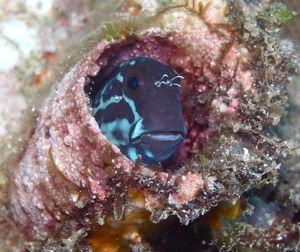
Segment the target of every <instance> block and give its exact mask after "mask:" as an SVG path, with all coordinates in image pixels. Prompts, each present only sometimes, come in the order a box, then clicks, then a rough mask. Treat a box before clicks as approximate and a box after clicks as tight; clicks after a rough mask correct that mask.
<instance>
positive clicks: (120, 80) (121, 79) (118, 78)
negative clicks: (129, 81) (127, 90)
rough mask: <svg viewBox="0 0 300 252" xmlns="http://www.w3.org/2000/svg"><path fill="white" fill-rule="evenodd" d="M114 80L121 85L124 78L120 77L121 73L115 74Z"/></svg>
mask: <svg viewBox="0 0 300 252" xmlns="http://www.w3.org/2000/svg"><path fill="white" fill-rule="evenodd" d="M116 79H117V80H118V81H119V82H121V83H123V81H124V77H123V76H122V74H121V73H118V74H117V77H116Z"/></svg>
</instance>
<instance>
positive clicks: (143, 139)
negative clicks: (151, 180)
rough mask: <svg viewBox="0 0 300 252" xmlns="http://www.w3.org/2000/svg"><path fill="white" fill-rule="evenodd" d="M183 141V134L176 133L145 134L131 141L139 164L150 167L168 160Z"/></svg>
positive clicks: (154, 132) (157, 132)
mask: <svg viewBox="0 0 300 252" xmlns="http://www.w3.org/2000/svg"><path fill="white" fill-rule="evenodd" d="M183 139H184V134H183V133H181V132H177V131H153V132H147V133H144V134H142V135H141V136H139V137H138V138H136V139H134V140H133V143H134V145H136V146H137V150H138V153H139V154H140V155H141V157H142V160H141V162H142V163H143V164H145V165H151V164H155V163H158V162H162V161H165V160H166V159H168V158H169V157H170V156H171V155H172V154H173V153H174V151H175V150H176V148H177V146H178V145H179V144H180V143H181V142H182V140H183Z"/></svg>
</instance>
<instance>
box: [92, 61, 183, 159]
mask: <svg viewBox="0 0 300 252" xmlns="http://www.w3.org/2000/svg"><path fill="white" fill-rule="evenodd" d="M179 77H180V78H179ZM181 78H183V77H182V76H180V75H178V74H177V73H176V72H175V71H174V69H172V67H170V66H168V65H165V64H162V63H161V62H159V61H157V60H155V59H151V58H145V57H136V58H132V59H129V60H126V61H123V62H121V63H120V64H119V65H118V66H117V67H116V68H115V69H113V70H112V71H111V73H110V74H108V75H107V76H106V77H105V78H103V76H102V78H99V80H98V81H97V77H96V78H95V82H94V83H95V86H94V87H95V95H94V96H93V97H91V102H92V111H93V112H92V113H93V116H94V117H95V119H96V121H97V123H98V125H99V128H100V129H101V131H102V133H103V134H104V135H105V136H106V138H107V139H108V140H109V141H110V142H111V143H113V144H114V145H116V146H118V147H119V149H120V150H121V152H122V153H123V154H124V155H126V156H127V157H128V158H129V159H131V160H132V161H135V160H137V159H138V158H139V157H140V160H141V163H142V164H144V165H151V164H155V163H158V162H162V161H165V160H166V159H168V158H169V157H170V156H171V155H172V154H173V153H174V151H175V150H176V148H177V146H178V145H179V144H180V143H181V142H182V140H183V139H184V137H185V134H186V131H185V127H184V122H183V117H182V109H181V104H180V100H179V88H180V79H181ZM101 79H102V81H101ZM103 79H104V81H103ZM140 91H142V92H140ZM137 94H139V95H137Z"/></svg>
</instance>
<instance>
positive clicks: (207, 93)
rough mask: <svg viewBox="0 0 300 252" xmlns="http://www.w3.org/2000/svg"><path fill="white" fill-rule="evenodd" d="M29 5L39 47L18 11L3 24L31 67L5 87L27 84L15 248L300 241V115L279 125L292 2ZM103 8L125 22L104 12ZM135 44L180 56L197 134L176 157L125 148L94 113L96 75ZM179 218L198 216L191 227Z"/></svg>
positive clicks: (15, 179)
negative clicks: (294, 122) (299, 148)
mask: <svg viewBox="0 0 300 252" xmlns="http://www.w3.org/2000/svg"><path fill="white" fill-rule="evenodd" d="M28 4H29V3H27V2H26V3H24V4H23V5H22V4H21V3H19V2H17V1H15V2H14V1H13V3H10V4H9V5H7V6H6V7H5V8H6V9H5V11H6V12H7V15H8V16H9V15H11V17H13V16H14V14H16V13H20V12H22V10H23V11H24V8H25V10H27V11H28V12H33V14H32V13H31V15H35V18H34V19H33V20H35V22H33V21H32V22H33V23H34V24H35V25H33V26H30V27H26V26H25V27H24V24H14V26H13V27H19V28H18V29H19V30H20V31H24V32H27V34H29V35H30V36H29V38H28V39H27V40H26V41H27V42H28V43H29V44H30V46H25V45H24V46H23V44H18V41H19V40H18V39H19V38H15V37H13V36H12V35H10V33H9V32H6V33H5V31H7V30H8V31H9V29H11V28H9V27H10V26H9V25H11V23H9V22H8V21H7V22H6V21H5V20H4V21H3V22H2V23H3V24H2V25H3V26H4V27H7V26H8V28H7V29H6V30H5V29H3V33H4V35H3V37H1V39H2V40H3V41H4V40H5V39H6V40H5V41H6V42H5V43H8V42H7V41H10V40H13V39H15V41H16V44H17V48H19V49H18V50H15V51H14V50H13V49H12V50H11V55H14V53H21V55H23V57H24V59H23V58H22V60H23V61H24V62H25V63H24V62H22V63H20V66H19V67H23V68H26V67H27V68H28V69H29V70H28V71H27V72H24V73H19V74H16V73H15V72H13V73H14V74H13V73H12V71H10V70H11V69H16V66H17V64H18V62H17V61H14V60H13V58H12V60H11V61H10V62H9V63H7V65H5V68H3V70H2V72H1V73H0V78H1V79H3V80H4V81H3V83H4V82H5V83H7V82H8V81H10V82H12V83H14V85H13V86H12V85H8V87H9V89H8V88H5V90H8V91H5V92H7V93H8V94H9V95H10V94H13V95H11V97H12V98H11V99H7V98H6V99H7V100H8V101H7V103H6V105H7V106H5V107H4V106H3V109H2V108H1V109H2V110H3V113H2V112H1V113H2V114H3V116H4V117H5V118H6V120H4V121H3V123H2V124H1V125H0V126H1V128H0V134H2V136H3V141H2V142H1V148H2V149H3V153H4V155H3V162H2V167H3V168H2V169H1V171H3V172H1V173H2V174H3V175H1V176H0V184H1V185H2V188H3V189H2V190H1V193H0V199H1V202H2V203H1V216H2V217H3V218H2V217H1V218H2V219H1V226H0V228H1V234H2V233H4V230H6V231H5V235H3V239H4V240H5V241H6V242H7V243H9V244H11V246H13V250H17V249H19V250H23V249H24V248H25V246H27V247H28V248H29V249H30V250H32V251H39V250H44V251H53V250H54V251H71V250H75V249H77V250H78V251H86V250H87V249H88V248H89V247H90V246H92V247H93V248H94V249H95V250H96V251H106V250H108V251H123V250H124V251H128V250H129V249H130V248H129V247H131V250H133V251H136V250H137V251H139V250H140V249H143V248H144V250H145V251H146V250H147V251H148V250H149V251H171V250H172V251H175V250H174V248H175V247H178V248H179V250H178V251H197V249H202V251H204V250H205V249H209V251H212V250H213V249H216V247H218V248H219V249H220V250H225V251H231V250H236V251H245V249H248V248H251V247H252V248H254V249H255V251H257V250H258V251H275V250H278V251H282V250H283V249H287V250H288V249H290V250H291V251H292V250H293V249H296V248H297V242H298V237H299V227H297V222H299V195H298V194H297V186H298V185H299V178H298V177H299V176H297V174H298V173H299V172H298V170H299V169H298V168H297V167H298V165H297V161H294V159H290V162H291V163H292V164H290V163H289V162H283V158H284V157H286V155H287V154H290V153H291V152H292V150H293V149H292V148H291V146H292V145H291V144H290V143H287V142H284V141H283V140H288V139H290V138H291V137H290V136H289V135H291V133H290V132H293V131H292V129H294V128H293V127H291V126H289V125H290V124H291V122H289V121H288V120H285V123H282V124H281V125H280V126H279V127H277V128H275V126H276V125H278V123H279V122H280V120H281V118H282V116H283V115H284V113H285V108H286V106H287V98H288V96H287V90H286V85H287V84H288V83H289V82H291V80H292V79H291V76H292V74H294V72H295V67H296V64H297V57H296V53H295V50H294V48H293V46H292V44H291V43H290V42H289V41H284V40H280V39H279V38H278V35H277V33H278V31H279V29H280V28H281V26H283V25H284V24H285V22H287V21H288V20H289V18H290V17H292V16H293V14H292V13H290V12H289V11H288V10H287V9H286V8H285V7H283V6H282V5H278V4H272V3H271V2H268V1H261V2H260V1H245V2H244V1H227V2H224V1H219V0H215V1H210V0H202V1H201V0H200V1H187V2H185V1H173V2H167V1H166V2H159V1H120V2H119V1H115V2H111V3H110V4H108V3H107V4H105V3H103V2H102V4H100V3H98V2H97V1H95V2H94V1H90V2H89V5H87V4H86V3H84V2H82V1H70V3H68V2H66V3H64V4H61V3H59V2H55V1H53V2H51V1H49V3H48V5H47V4H46V2H45V3H43V4H42V5H36V6H32V5H28ZM27 5H28V6H27ZM20 6H21V7H20ZM24 6H25V7H24ZM56 6H58V10H56V11H54V9H55V7H56ZM70 6H72V7H71V9H70ZM95 6H97V7H95ZM22 8H23V9H22ZM35 8H38V10H36V9H35ZM49 10H51V11H50V12H51V14H52V15H53V16H55V18H54V20H55V22H54V24H52V26H50V28H49V30H47V29H45V30H43V29H42V32H41V33H42V34H45V35H47V36H49V37H50V38H51V39H49V41H46V42H45V41H44V38H42V37H43V36H42V35H41V36H40V37H41V38H40V37H39V36H38V35H37V34H38V31H39V26H37V23H38V22H41V21H42V22H43V24H45V25H47V24H48V23H49V22H50V23H51V21H49V20H48V17H49V15H50V14H49V13H50V12H49ZM92 10H93V11H92ZM145 10H147V11H145ZM47 11H48V12H47ZM143 11H145V12H143ZM99 12H100V13H103V17H102V18H103V20H110V21H111V22H110V23H104V24H100V23H99V21H95V20H97V18H98V17H99V15H97V13H99ZM43 13H44V14H43ZM45 13H46V14H45ZM266 15H267V16H270V17H271V18H269V19H266ZM99 24H100V27H99V28H97V29H96V28H94V27H97V26H98V25H99ZM37 27H38V28H37ZM51 28H52V30H51ZM83 28H85V29H83ZM26 29H27V30H26ZM88 30H92V31H93V30H94V32H92V34H91V35H89V36H88V37H87V38H86V39H84V40H81V41H79V42H78V41H77V40H74V41H76V42H75V43H74V44H75V45H74V46H71V47H70V48H69V49H68V50H66V52H64V54H65V55H67V56H66V57H68V56H70V57H69V58H67V59H65V60H62V63H60V64H55V66H56V69H57V70H54V69H55V68H54V67H53V64H54V63H55V62H57V60H58V57H59V55H63V52H61V53H60V51H59V50H60V49H58V48H59V43H61V42H63V41H66V38H67V37H69V36H70V37H75V38H76V39H78V37H80V36H81V35H83V34H86V33H87V31H88ZM72 34H73V35H72ZM1 35H2V33H1ZM71 35H72V36H71ZM54 37H55V39H53V38H54ZM56 37H57V38H58V41H56ZM34 38H35V39H36V40H35V41H34V42H32V41H31V42H30V40H32V39H34ZM2 40H1V41H2ZM1 41H0V42H1ZM3 43H4V42H3ZM20 43H21V42H20ZM69 43H70V44H72V43H73V42H72V41H71V42H70V41H69ZM5 45H6V46H7V48H8V47H10V46H11V44H9V43H8V44H5ZM32 46H33V47H32ZM33 48H34V49H33ZM20 50H21V51H20ZM32 51H33V52H35V53H34V56H32V58H31V61H30V60H29V59H28V57H29V56H28V55H30V53H32ZM38 55H40V56H38ZM135 56H147V57H152V58H155V59H157V60H160V61H161V62H163V63H168V64H170V65H171V66H172V67H174V68H175V69H176V71H177V72H178V73H180V74H181V75H182V76H184V81H183V82H182V88H181V101H182V106H183V113H184V118H185V123H186V127H187V129H188V132H187V138H186V139H185V141H184V142H183V144H182V145H181V146H180V148H179V149H178V151H177V152H176V154H175V155H174V156H173V157H172V158H171V159H170V160H169V161H168V162H166V163H164V164H162V165H157V166H153V167H143V166H141V165H140V164H139V163H138V162H137V163H133V162H131V161H130V160H128V159H127V158H126V157H125V156H123V155H122V154H121V153H120V151H119V149H118V148H117V147H116V146H113V145H112V144H111V143H109V142H108V141H107V140H106V138H105V137H104V135H103V134H102V133H101V132H100V130H99V128H98V125H97V123H96V121H95V119H94V118H93V116H92V115H91V113H90V101H89V97H88V92H89V85H91V77H92V76H95V75H96V74H102V75H105V74H107V73H108V72H109V71H110V69H112V68H113V67H114V66H115V65H116V64H118V62H120V61H122V60H124V59H129V58H131V57H135ZM22 60H21V59H20V61H22ZM16 62H17V63H16ZM36 62H41V63H42V64H37V63H36ZM35 64H37V65H38V66H36V65H35ZM28 66H29V67H28ZM21 69H22V68H21ZM49 75H52V79H50V81H49V82H48V84H47V81H46V80H47V76H49ZM22 76H23V77H24V78H23V79H25V80H26V84H25V83H24V84H23V82H22V81H24V82H25V80H23V79H22ZM21 80H22V81H21ZM28 83H29V84H28ZM15 93H17V95H15ZM291 97H292V96H291ZM4 108H5V109H6V110H5V109H4ZM10 108H11V109H10ZM22 111H24V112H23V113H22ZM21 118H22V119H21ZM16 119H18V120H19V121H18V122H17V123H16ZM35 119H36V121H35ZM30 125H33V126H32V127H31V126H30ZM284 127H286V128H284ZM8 128H10V130H8ZM285 129H287V130H285ZM8 132H9V133H8ZM276 134H277V135H278V136H280V137H281V139H280V138H279V137H277V136H276ZM21 136H22V137H21ZM275 136H276V137H275ZM8 144H9V145H8ZM296 160H297V159H296ZM280 163H283V165H282V168H281V170H279V167H280ZM278 173H280V176H279V177H278V176H277V174H278ZM278 178H279V183H277V184H276V181H277V180H278ZM285 181H287V182H285ZM265 184H270V185H269V186H265V187H262V186H263V185H265ZM271 184H272V185H275V184H276V185H277V187H275V188H274V187H272V186H271ZM253 188H260V189H259V190H258V189H253ZM246 191H247V192H246ZM245 192H246V193H245ZM210 209H212V210H211V211H210V212H209V213H208V214H207V215H205V216H203V215H204V214H205V213H207V212H208V211H209V210H210ZM297 212H298V214H297ZM172 215H175V216H176V217H175V218H172V217H171V218H170V216H172ZM199 216H200V217H199ZM168 217H169V218H168ZM167 218H168V220H167V221H163V220H164V219H167ZM257 219H258V220H259V221H257ZM178 220H179V221H180V222H181V223H183V224H186V225H187V224H189V223H190V222H191V221H193V222H192V223H191V224H189V226H187V227H186V228H183V227H180V225H179V221H178ZM150 221H152V224H151V223H150ZM153 223H160V224H157V225H155V224H153ZM99 225H102V226H99ZM170 229H173V230H176V232H174V236H172V234H171V235H170V234H167V233H166V232H165V230H170ZM2 230H3V232H2ZM7 230H9V232H7ZM195 230H198V231H195ZM209 230H210V231H209ZM107 233H110V234H111V235H108V236H107ZM104 234H105V235H104ZM204 234H205V235H204ZM87 235H88V237H87ZM158 237H164V240H165V243H161V242H160V241H159V238H158ZM174 237H178V238H177V239H178V241H176V239H175V238H174ZM16 240H18V241H19V242H17V243H16ZM179 240H180V242H179ZM199 240H201V241H202V242H201V244H199V242H198V241H199ZM210 242H213V243H214V245H212V244H211V243H210ZM172 244H173V245H172ZM172 246H173V247H172ZM3 249H4V248H3ZM105 249H106V250H105ZM122 249H123V250H122ZM180 249H181V250H180ZM288 251H289V250H288Z"/></svg>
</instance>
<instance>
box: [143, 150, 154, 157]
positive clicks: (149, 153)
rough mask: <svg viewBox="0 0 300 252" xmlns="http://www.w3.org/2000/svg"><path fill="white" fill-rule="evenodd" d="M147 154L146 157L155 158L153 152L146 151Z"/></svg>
mask: <svg viewBox="0 0 300 252" xmlns="http://www.w3.org/2000/svg"><path fill="white" fill-rule="evenodd" d="M145 154H146V156H147V157H148V158H154V155H153V153H152V152H151V151H149V150H145Z"/></svg>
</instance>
